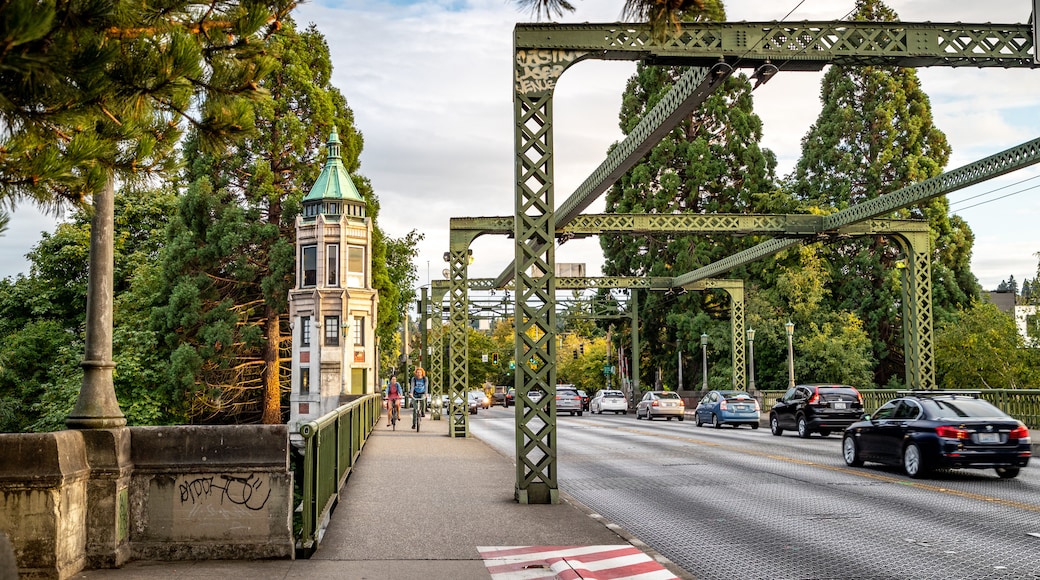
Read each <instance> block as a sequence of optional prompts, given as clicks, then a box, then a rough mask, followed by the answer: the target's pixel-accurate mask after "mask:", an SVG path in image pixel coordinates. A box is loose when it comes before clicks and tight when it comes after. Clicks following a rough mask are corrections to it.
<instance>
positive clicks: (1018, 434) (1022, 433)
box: [1008, 423, 1029, 440]
mask: <svg viewBox="0 0 1040 580" xmlns="http://www.w3.org/2000/svg"><path fill="white" fill-rule="evenodd" d="M1008 439H1019V440H1021V439H1029V428H1028V427H1026V426H1025V425H1023V424H1022V423H1019V424H1018V427H1015V428H1014V429H1012V430H1011V433H1009V434H1008Z"/></svg>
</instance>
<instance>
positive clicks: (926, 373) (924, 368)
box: [892, 232, 936, 389]
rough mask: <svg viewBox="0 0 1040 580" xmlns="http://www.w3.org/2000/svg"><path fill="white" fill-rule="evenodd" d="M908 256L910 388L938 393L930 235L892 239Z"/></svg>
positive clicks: (905, 305)
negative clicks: (933, 334) (935, 389)
mask: <svg viewBox="0 0 1040 580" xmlns="http://www.w3.org/2000/svg"><path fill="white" fill-rule="evenodd" d="M892 237H893V238H895V240H896V243H898V244H899V247H900V248H902V250H903V253H905V254H906V268H904V269H903V271H902V278H903V285H902V286H903V350H904V351H905V352H904V356H905V358H906V386H907V387H908V388H910V389H934V388H936V384H935V345H934V343H933V340H932V263H931V256H930V255H929V234H928V233H927V232H912V233H911V232H900V233H898V234H895V235H893V236H892Z"/></svg>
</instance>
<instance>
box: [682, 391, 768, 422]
mask: <svg viewBox="0 0 1040 580" xmlns="http://www.w3.org/2000/svg"><path fill="white" fill-rule="evenodd" d="M761 411H762V407H761V406H760V405H759V404H758V401H757V400H756V399H755V398H754V397H752V396H751V395H749V394H748V393H747V391H708V392H707V393H706V394H705V395H704V397H702V398H701V401H700V402H699V403H697V408H696V409H694V411H693V414H694V421H696V422H697V426H698V427H700V426H701V425H703V424H705V423H711V426H712V427H715V428H716V429H718V428H720V427H722V426H723V425H733V426H734V427H740V426H741V425H749V426H751V428H752V429H758V423H759V419H760V418H761Z"/></svg>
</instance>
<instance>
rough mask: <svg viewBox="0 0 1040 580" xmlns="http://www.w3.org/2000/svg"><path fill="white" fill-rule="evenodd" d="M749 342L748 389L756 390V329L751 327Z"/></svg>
mask: <svg viewBox="0 0 1040 580" xmlns="http://www.w3.org/2000/svg"><path fill="white" fill-rule="evenodd" d="M747 342H748V391H749V392H754V390H755V329H754V328H749V329H748V331H747Z"/></svg>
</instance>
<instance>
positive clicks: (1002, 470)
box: [997, 467, 1018, 479]
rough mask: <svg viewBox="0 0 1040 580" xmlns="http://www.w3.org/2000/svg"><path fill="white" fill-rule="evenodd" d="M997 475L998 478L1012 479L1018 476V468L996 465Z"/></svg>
mask: <svg viewBox="0 0 1040 580" xmlns="http://www.w3.org/2000/svg"><path fill="white" fill-rule="evenodd" d="M997 477H999V478H1000V479H1012V478H1014V477H1018V468H1017V467H998V468H997Z"/></svg>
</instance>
